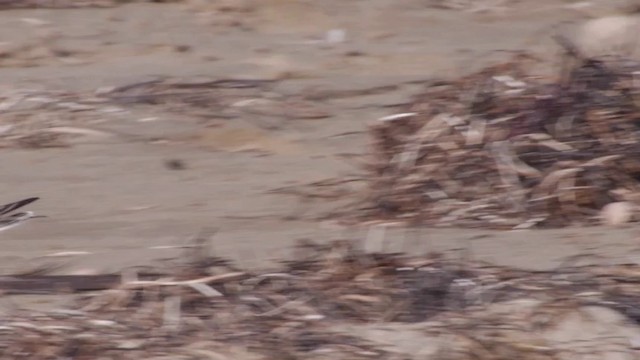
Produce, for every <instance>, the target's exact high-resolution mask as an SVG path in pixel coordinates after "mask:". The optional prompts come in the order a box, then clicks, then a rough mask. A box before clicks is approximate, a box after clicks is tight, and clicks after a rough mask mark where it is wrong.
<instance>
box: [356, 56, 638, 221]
mask: <svg viewBox="0 0 640 360" xmlns="http://www.w3.org/2000/svg"><path fill="white" fill-rule="evenodd" d="M523 59H524V57H523V56H521V55H520V56H518V57H516V58H515V60H513V61H511V62H508V63H506V64H502V65H499V66H494V67H490V68H487V69H485V70H483V71H481V72H479V73H476V74H473V75H470V76H466V77H463V78H461V79H459V80H456V81H451V82H441V83H438V84H435V85H431V86H430V87H429V88H428V89H427V91H426V92H424V93H423V94H421V95H419V96H417V98H416V99H415V100H414V101H413V102H412V104H411V105H410V106H408V108H407V109H406V111H405V112H403V113H402V114H396V115H392V116H388V117H385V118H383V119H380V121H378V122H377V123H376V124H374V125H373V126H372V127H371V129H370V133H371V137H372V138H373V142H374V143H373V150H372V153H371V158H372V159H371V161H369V162H368V164H367V166H366V170H367V174H368V175H367V181H368V183H369V190H368V192H367V194H366V204H367V205H366V206H365V207H364V217H365V218H376V219H380V218H384V219H405V220H412V221H416V222H421V223H425V224H431V225H438V226H452V225H455V226H465V227H467V226H468V227H471V226H489V227H495V228H528V227H562V226H568V225H575V224H589V223H592V222H593V221H594V220H596V219H597V218H598V214H599V212H600V210H601V209H602V208H603V207H604V206H605V205H607V204H609V203H612V202H621V201H627V202H630V203H634V202H636V200H637V199H638V194H639V193H638V190H640V187H639V183H638V179H640V160H638V154H640V111H639V105H640V103H639V102H638V100H639V97H638V96H639V90H640V87H639V86H638V83H637V78H636V77H637V74H638V72H637V70H639V69H640V66H636V64H633V63H629V62H624V61H605V60H594V59H584V58H580V57H578V58H577V59H575V58H568V59H567V61H566V63H567V64H566V66H564V67H565V68H566V69H567V70H566V71H563V74H562V76H561V77H560V80H558V81H556V82H553V83H546V82H544V81H543V80H542V79H539V78H536V77H533V76H528V75H527V74H526V71H525V69H524V67H525V64H526V61H525V60H523Z"/></svg>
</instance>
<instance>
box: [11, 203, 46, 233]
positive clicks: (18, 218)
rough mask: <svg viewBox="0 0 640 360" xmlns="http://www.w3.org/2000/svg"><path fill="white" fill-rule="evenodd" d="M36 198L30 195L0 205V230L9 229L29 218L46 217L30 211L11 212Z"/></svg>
mask: <svg viewBox="0 0 640 360" xmlns="http://www.w3.org/2000/svg"><path fill="white" fill-rule="evenodd" d="M38 199H40V198H38V197H31V198H28V199H24V200H20V201H16V202H13V203H10V204H6V205H0V231H5V230H8V229H11V228H12V227H15V226H18V225H21V224H23V223H24V222H25V221H27V220H29V219H33V218H41V217H46V216H44V215H36V214H34V213H33V212H32V211H24V212H17V213H13V212H14V211H16V210H18V209H19V208H21V207H23V206H25V205H29V204H31V203H32V202H34V201H36V200H38Z"/></svg>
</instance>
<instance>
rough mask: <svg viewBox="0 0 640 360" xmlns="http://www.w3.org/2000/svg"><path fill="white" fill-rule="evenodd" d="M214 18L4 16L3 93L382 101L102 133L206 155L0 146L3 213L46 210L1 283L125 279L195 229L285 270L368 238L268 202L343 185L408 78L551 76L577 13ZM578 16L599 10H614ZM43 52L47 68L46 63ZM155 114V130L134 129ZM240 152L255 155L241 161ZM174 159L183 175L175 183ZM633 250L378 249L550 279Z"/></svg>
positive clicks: (560, 9) (558, 241) (328, 2)
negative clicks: (206, 87) (535, 69)
mask: <svg viewBox="0 0 640 360" xmlns="http://www.w3.org/2000/svg"><path fill="white" fill-rule="evenodd" d="M210 3H217V4H218V5H216V6H214V5H211V4H209V2H206V1H201V2H195V1H194V2H191V3H190V4H130V5H123V6H120V7H116V8H111V9H66V10H51V9H33V10H9V11H2V12H0V42H3V43H2V46H3V48H2V49H5V50H3V51H6V53H4V52H3V54H4V55H3V56H2V57H0V79H2V87H3V89H9V88H15V89H24V88H35V89H44V88H47V89H62V90H73V91H87V92H90V91H94V90H95V89H97V88H99V87H103V86H113V85H122V84H127V83H133V82H136V81H141V80H145V79H149V78H152V77H154V76H159V75H164V76H173V77H184V78H193V77H196V78H197V77H207V78H214V79H216V78H242V79H278V80H279V81H278V82H277V83H276V84H275V85H274V88H273V91H274V92H277V93H278V94H281V95H284V96H288V97H295V96H298V95H299V94H301V93H303V92H308V91H312V90H313V91H318V90H331V91H333V90H361V89H369V88H373V87H378V86H385V85H393V86H392V87H391V88H389V89H387V90H386V91H383V92H379V93H377V94H372V95H360V96H357V95H353V96H342V97H337V98H330V99H325V100H321V101H317V102H316V103H315V104H314V106H316V107H317V108H318V109H320V110H322V111H326V112H327V113H328V114H330V116H329V117H326V118H321V119H305V118H297V117H296V116H288V117H282V116H251V115H247V114H243V115H241V116H239V117H237V118H234V119H223V118H218V117H217V114H216V113H215V110H214V109H212V110H211V114H210V116H209V118H208V119H206V121H202V119H196V118H194V117H193V116H190V115H188V114H184V115H182V114H176V113H165V112H163V111H161V110H157V109H156V110H155V111H151V110H144V109H143V110H136V111H132V112H130V113H129V114H128V115H126V116H120V117H117V118H109V119H105V120H104V121H103V122H101V123H100V126H101V127H102V128H108V129H111V130H114V131H119V132H123V133H128V134H137V135H143V136H157V137H163V138H170V137H172V136H183V137H185V136H186V137H188V136H189V134H196V133H200V132H202V131H211V134H212V135H211V136H209V137H207V138H206V139H207V140H206V142H207V144H205V145H206V146H202V145H203V144H202V143H198V144H196V143H193V144H190V143H188V142H186V143H185V142H182V143H181V144H177V145H176V144H163V143H145V142H136V141H126V140H122V139H120V140H116V141H106V142H105V141H94V142H92V141H85V142H82V143H78V144H75V145H74V146H73V147H70V148H64V149H40V150H16V149H2V150H1V151H0V161H1V163H2V165H3V168H4V172H3V176H2V184H3V188H4V196H3V201H7V202H8V201H13V200H17V199H19V198H22V197H25V196H40V197H41V198H42V199H41V201H39V202H38V203H36V204H33V205H32V206H31V208H32V209H30V210H35V211H37V212H39V213H42V214H46V215H48V216H49V217H48V218H46V219H38V220H37V221H36V220H34V221H32V222H31V223H29V225H28V226H23V227H19V228H15V229H13V230H11V231H9V232H4V233H2V234H1V236H2V238H1V239H0V242H1V244H2V246H1V247H0V258H1V259H2V261H1V262H0V264H1V265H2V266H1V267H2V269H1V270H2V271H3V272H4V273H7V272H10V271H13V270H14V269H15V268H16V267H18V268H22V267H24V266H26V265H25V264H27V263H29V264H30V263H33V262H34V261H35V260H34V259H35V258H37V257H40V256H43V255H46V254H51V253H56V252H62V251H87V252H91V254H90V255H86V256H79V257H75V258H73V259H72V260H71V262H70V265H69V266H68V267H67V268H65V270H64V271H66V272H104V271H113V270H118V269H120V268H122V267H123V266H126V265H134V264H141V263H145V262H148V261H150V260H152V259H158V258H164V257H167V256H169V255H171V254H173V253H172V251H174V250H161V249H152V248H153V247H157V246H163V245H177V244H181V243H184V242H185V241H186V240H187V239H189V238H190V237H191V236H193V235H194V234H196V233H197V232H198V231H199V230H200V229H202V228H204V227H215V228H218V229H219V232H218V233H217V234H216V236H215V238H214V248H215V249H216V251H218V252H219V253H220V254H223V255H227V256H231V257H233V258H235V259H236V260H237V261H238V262H239V263H240V264H242V265H243V266H255V265H263V264H265V263H267V262H268V261H270V260H272V259H274V258H278V257H281V256H282V255H283V254H285V253H286V252H287V251H289V246H290V245H291V243H292V242H293V241H294V240H296V239H301V238H309V239H314V240H318V241H324V240H331V239H336V238H338V237H344V236H350V237H356V236H365V235H366V229H364V228H353V229H346V228H338V227H335V226H333V225H331V224H329V223H324V222H318V221H313V220H311V219H312V218H313V215H314V214H318V213H319V212H320V211H324V210H326V209H327V208H328V206H329V205H327V204H323V203H321V202H311V203H306V204H300V203H299V201H298V200H297V199H296V198H295V197H292V196H286V195H281V194H273V193H270V190H272V189H275V188H279V187H283V186H288V185H296V184H305V183H308V182H312V181H318V180H323V179H327V178H332V177H336V176H341V175H344V174H347V173H349V172H352V171H353V169H352V168H351V165H349V164H348V163H346V162H345V161H343V160H340V159H339V158H338V157H337V156H336V155H338V154H343V153H362V152H363V151H366V144H367V138H366V133H365V132H364V131H365V125H366V123H367V122H369V121H372V120H374V119H376V118H377V117H380V116H383V115H386V114H389V113H391V112H393V111H394V107H396V106H397V105H398V104H402V103H403V102H406V101H407V100H408V99H409V97H410V96H411V95H412V94H415V93H417V92H419V91H420V86H419V85H416V84H413V83H411V82H412V81H418V80H425V79H430V78H433V77H443V76H455V75H457V74H460V73H462V72H466V71H469V70H471V69H474V68H479V67H480V66H483V65H484V64H487V63H490V62H491V61H494V60H496V59H499V58H500V57H501V56H503V54H504V53H501V52H500V51H502V50H515V49H528V50H530V51H533V52H535V53H536V54H539V55H540V56H542V57H543V58H545V59H547V60H548V63H547V64H548V68H547V69H546V70H549V69H552V66H553V63H554V62H555V61H556V60H557V59H556V58H555V56H556V54H557V53H558V50H557V48H556V47H555V46H554V44H553V43H552V41H551V40H550V39H549V34H550V33H551V31H552V29H553V27H554V26H556V25H558V24H561V23H563V22H566V21H577V20H581V19H584V11H577V10H576V9H577V8H581V6H584V3H575V2H568V1H560V0H546V1H536V2H533V1H520V2H517V3H512V2H504V6H503V7H497V8H496V7H492V6H489V7H488V8H487V9H488V11H480V12H472V11H468V9H439V8H434V7H430V6H427V4H428V3H429V2H425V1H417V0H401V1H398V0H369V1H348V2H344V1H337V0H325V1H321V2H319V1H318V2H313V1H308V2H303V1H293V0H262V1H259V2H255V4H254V3H253V2H250V1H245V2H242V1H235V2H234V1H227V2H223V3H224V4H228V6H227V8H225V9H223V10H225V11H222V12H219V11H218V12H216V10H219V8H220V7H222V5H219V4H220V2H214V1H211V2H210ZM434 3H436V2H434ZM460 3H463V2H460ZM476 3H479V4H483V3H485V2H476ZM491 3H495V2H486V4H489V5H490V4H491ZM534 3H535V6H534V5H532V4H534ZM586 4H587V5H589V4H591V5H593V6H592V7H590V8H589V11H592V12H594V13H598V12H603V13H607V12H609V11H611V9H610V8H611V7H612V6H613V5H607V4H609V3H608V2H604V1H602V2H591V3H586ZM607 6H608V7H607ZM216 7H217V8H216ZM587 7H589V6H587ZM331 29H342V30H344V31H345V34H346V38H345V41H344V42H338V43H332V44H328V43H326V42H323V39H324V38H325V34H326V33H327V31H329V30H331ZM19 46H25V48H24V49H22V50H21V49H19V48H17V47H19ZM52 48H53V49H55V50H56V52H55V54H52V53H51V51H48V50H47V49H49V50H50V49H52ZM7 49H8V50H7ZM0 50H1V49H0ZM7 54H8V55H7ZM0 116H1V115H0ZM150 116H153V117H154V119H153V120H154V121H141V120H144V119H148V117H150ZM211 124H215V125H216V127H211ZM228 128H232V129H240V130H237V131H235V132H234V131H231V132H225V131H226V130H224V129H228ZM211 129H214V130H211ZM220 129H222V130H220ZM219 131H222V132H219ZM247 134H249V135H247ZM247 147H249V148H254V149H258V150H261V151H258V152H255V151H236V150H238V149H242V148H247ZM171 159H179V160H181V161H182V162H183V163H184V164H185V165H186V168H185V169H183V170H171V169H168V168H167V167H166V166H165V162H166V161H167V160H171ZM291 215H301V216H297V217H293V218H292V216H291ZM637 236H638V231H637V229H636V228H635V227H633V226H631V227H626V228H621V229H605V228H592V229H564V230H560V231H533V232H499V233H494V232H489V231H481V230H477V231H470V230H455V229H451V230H434V229H419V230H407V229H398V230H394V231H391V232H390V233H389V234H388V241H387V244H386V246H388V247H389V248H392V249H402V250H406V251H427V250H451V249H459V248H471V249H472V252H473V254H474V256H478V257H481V258H483V259H487V260H491V261H495V262H499V263H505V264H515V265H520V266H527V267H548V266H551V265H553V264H557V263H558V262H559V261H561V260H562V259H563V258H565V257H567V256H570V255H574V254H577V253H582V252H592V253H593V252H597V253H600V254H606V255H611V256H612V258H614V260H613V261H636V260H638V259H640V255H638V256H636V255H635V254H640V252H637V251H636V239H637Z"/></svg>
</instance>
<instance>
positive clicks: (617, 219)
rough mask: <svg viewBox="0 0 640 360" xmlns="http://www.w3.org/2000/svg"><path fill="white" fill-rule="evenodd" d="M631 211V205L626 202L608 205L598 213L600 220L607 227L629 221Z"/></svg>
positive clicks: (631, 215) (631, 214)
mask: <svg viewBox="0 0 640 360" xmlns="http://www.w3.org/2000/svg"><path fill="white" fill-rule="evenodd" d="M633 210H634V209H633V204H631V203H630V202H628V201H619V202H613V203H609V204H607V205H605V206H604V207H603V208H602V210H601V211H600V219H601V221H602V223H603V224H605V225H609V226H618V225H622V224H626V223H628V222H629V221H631V218H632V217H633Z"/></svg>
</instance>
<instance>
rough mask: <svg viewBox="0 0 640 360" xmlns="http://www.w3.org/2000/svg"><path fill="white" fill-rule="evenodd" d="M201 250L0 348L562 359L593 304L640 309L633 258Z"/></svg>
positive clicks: (43, 319) (306, 246)
mask: <svg viewBox="0 0 640 360" xmlns="http://www.w3.org/2000/svg"><path fill="white" fill-rule="evenodd" d="M203 254H204V252H203V251H202V247H197V248H196V249H195V251H193V252H192V255H191V256H189V257H183V258H181V259H176V260H175V262H174V263H172V264H171V268H172V272H171V273H167V274H166V275H164V276H160V277H156V278H153V279H149V278H146V279H147V280H140V278H141V277H140V278H138V277H136V276H135V274H133V273H132V272H130V271H128V272H125V273H124V275H123V277H122V282H121V284H120V285H118V286H116V287H115V288H113V289H110V290H105V291H101V292H98V293H94V294H90V295H84V296H83V297H82V298H80V299H78V300H77V301H76V302H74V306H73V307H72V308H70V309H66V310H55V311H48V312H41V313H35V312H33V311H23V310H13V311H11V312H10V313H8V314H5V315H4V316H3V322H2V324H0V353H1V354H2V357H3V358H12V359H19V358H22V359H45V358H74V359H83V358H86V359H88V358H96V356H99V357H100V358H104V359H111V358H116V357H117V358H120V359H139V358H145V359H151V358H153V359H160V358H162V359H169V358H170V359H302V358H304V359H308V358H313V359H316V358H332V359H367V358H372V359H423V358H427V357H425V356H426V355H425V354H426V353H429V354H430V357H428V358H434V359H467V358H469V359H470V358H474V359H513V358H526V359H534V358H535V359H539V358H548V359H564V358H566V357H563V355H561V352H563V351H570V349H574V350H575V349H576V346H581V347H584V346H587V345H588V346H594V344H595V343H594V341H596V340H594V339H584V337H583V338H575V337H574V338H571V337H569V338H567V336H558V334H556V333H555V332H554V331H559V330H557V329H558V323H561V322H562V321H563V318H566V317H567V316H568V317H570V316H571V314H572V313H575V312H583V311H587V310H585V309H589V308H590V309H591V310H590V311H591V312H593V309H594V308H598V309H600V312H602V311H608V312H610V313H614V314H616V316H619V317H620V318H623V319H624V322H630V323H635V324H637V322H638V319H639V316H638V314H640V312H639V311H640V307H639V305H638V304H640V293H639V292H638V290H637V283H638V282H640V271H638V270H639V269H640V268H638V266H637V265H629V266H607V267H595V266H594V267H583V268H578V267H575V266H574V267H568V266H565V267H562V268H559V269H557V270H555V271H553V272H539V271H538V272H534V271H524V270H518V269H513V268H506V267H498V266H492V265H489V264H484V263H479V262H475V261H470V260H468V259H467V260H465V261H460V260H452V259H448V258H447V257H445V256H442V255H439V256H436V255H431V256H423V257H409V256H406V255H402V254H382V253H374V254H367V253H364V252H362V251H360V250H358V248H357V247H356V246H355V245H354V244H353V243H352V242H348V241H338V242H334V243H332V244H331V245H318V244H310V243H301V244H300V245H299V246H298V247H297V248H296V252H295V254H294V256H293V258H292V259H290V260H288V261H282V262H281V266H280V267H279V268H278V269H276V270H274V271H271V272H260V273H253V272H247V271H240V270H238V269H237V268H235V267H234V266H232V265H231V264H229V262H227V261H224V260H221V259H219V258H213V257H208V256H203ZM611 309H613V310H611ZM590 316H591V318H593V319H595V320H593V323H590V324H588V326H593V327H594V328H598V329H599V328H600V327H602V326H605V325H606V326H609V328H608V330H607V338H606V339H604V340H603V339H599V340H598V341H605V342H606V343H607V346H606V347H601V348H600V349H599V350H598V351H604V352H606V351H613V350H611V349H614V348H615V351H617V352H618V353H622V354H627V355H629V354H633V352H634V350H633V349H632V348H633V346H634V345H633V344H632V343H633V342H634V341H637V340H638V339H634V338H633V336H634V332H633V331H635V333H638V334H640V330H638V329H640V328H637V327H636V325H625V326H628V328H625V331H627V332H626V333H624V334H623V335H619V334H618V332H616V331H617V330H616V329H613V330H612V328H611V327H613V326H618V325H620V324H611V323H606V324H600V323H599V321H600V320H598V315H597V314H595V315H594V314H591V315H590ZM589 321H591V320H589ZM605 322H606V321H605ZM381 326H388V327H391V328H392V329H395V330H393V331H392V332H393V333H395V334H396V335H398V334H404V333H403V331H406V329H405V330H403V329H404V328H403V326H404V327H406V326H412V328H411V331H413V332H416V331H418V335H419V337H418V339H417V341H414V342H413V343H412V344H411V346H413V347H415V346H419V347H420V348H421V350H420V351H418V352H413V350H406V349H404V350H403V347H402V346H400V345H401V344H394V343H388V342H387V343H386V344H385V343H381V342H380V341H378V340H376V339H374V338H372V337H371V336H369V335H371V334H370V333H369V332H368V331H365V329H368V330H371V328H372V327H373V328H376V327H381ZM620 326H622V325H620ZM614 330H615V331H614ZM550 334H552V335H550ZM402 336H403V339H405V340H408V338H407V337H406V336H405V335H402ZM391 338H392V337H391V336H390V335H389V337H387V340H388V339H391ZM437 339H440V340H437ZM436 340H437V341H436ZM572 342H581V343H580V344H578V345H576V344H573V343H572ZM568 343H572V344H570V345H571V346H569V345H567V344H568ZM620 344H622V345H620ZM567 346H569V350H567V349H565V348H567ZM597 346H601V345H597ZM563 347H565V348H563ZM563 349H564V350H563ZM416 351H417V350H416ZM594 354H595V353H594Z"/></svg>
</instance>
